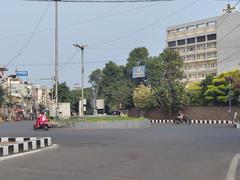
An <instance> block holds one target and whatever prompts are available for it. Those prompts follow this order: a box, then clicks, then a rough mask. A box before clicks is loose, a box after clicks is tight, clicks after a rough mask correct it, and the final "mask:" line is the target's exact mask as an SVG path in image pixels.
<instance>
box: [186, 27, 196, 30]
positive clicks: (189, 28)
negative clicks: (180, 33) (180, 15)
mask: <svg viewBox="0 0 240 180" xmlns="http://www.w3.org/2000/svg"><path fill="white" fill-rule="evenodd" d="M194 29H195V26H188V27H187V30H194Z"/></svg>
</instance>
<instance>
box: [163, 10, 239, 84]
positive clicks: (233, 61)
mask: <svg viewBox="0 0 240 180" xmlns="http://www.w3.org/2000/svg"><path fill="white" fill-rule="evenodd" d="M239 19H240V13H239V12H232V13H229V14H223V15H221V16H217V17H213V18H208V19H203V20H200V21H194V22H190V23H185V24H181V25H177V26H172V27H168V28H167V38H166V42H167V47H168V48H171V49H176V50H177V51H178V52H179V53H180V55H181V57H182V59H183V61H184V80H185V81H190V82H191V81H200V80H202V79H204V78H205V77H206V75H208V74H212V75H217V74H220V73H222V72H226V71H231V70H234V69H237V68H239V66H238V65H239V55H240V51H239V50H240V49H239V47H240V36H239V34H240V28H238V26H239V22H240V21H239Z"/></svg>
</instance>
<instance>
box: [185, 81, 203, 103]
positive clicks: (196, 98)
mask: <svg viewBox="0 0 240 180" xmlns="http://www.w3.org/2000/svg"><path fill="white" fill-rule="evenodd" d="M186 96H187V97H188V99H187V102H189V105H201V104H202V101H201V86H200V83H199V82H195V83H191V84H188V85H187V86H186Z"/></svg>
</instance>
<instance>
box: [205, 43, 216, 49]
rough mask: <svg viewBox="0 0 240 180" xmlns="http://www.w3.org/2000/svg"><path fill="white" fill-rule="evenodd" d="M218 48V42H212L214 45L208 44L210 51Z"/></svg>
mask: <svg viewBox="0 0 240 180" xmlns="http://www.w3.org/2000/svg"><path fill="white" fill-rule="evenodd" d="M216 47H217V43H216V42H212V43H208V44H207V48H208V49H213V48H216Z"/></svg>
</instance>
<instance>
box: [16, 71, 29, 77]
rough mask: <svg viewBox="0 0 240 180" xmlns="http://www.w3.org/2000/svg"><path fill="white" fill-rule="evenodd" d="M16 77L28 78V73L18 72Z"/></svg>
mask: <svg viewBox="0 0 240 180" xmlns="http://www.w3.org/2000/svg"><path fill="white" fill-rule="evenodd" d="M16 76H17V77H27V76H28V71H16Z"/></svg>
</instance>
